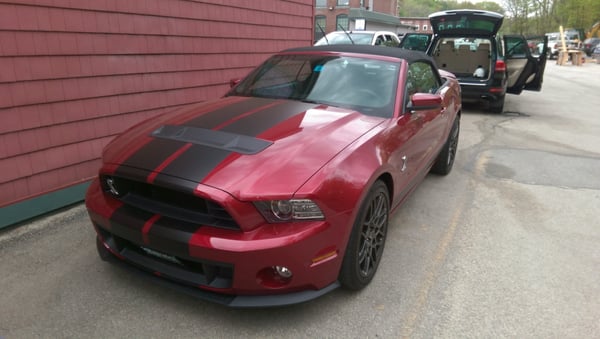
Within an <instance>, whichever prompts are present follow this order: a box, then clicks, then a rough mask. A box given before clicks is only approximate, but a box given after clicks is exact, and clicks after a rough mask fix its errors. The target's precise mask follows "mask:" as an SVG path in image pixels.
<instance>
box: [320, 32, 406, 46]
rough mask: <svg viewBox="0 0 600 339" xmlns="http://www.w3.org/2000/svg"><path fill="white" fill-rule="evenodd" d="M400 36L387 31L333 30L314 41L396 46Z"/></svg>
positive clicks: (321, 43) (322, 43)
mask: <svg viewBox="0 0 600 339" xmlns="http://www.w3.org/2000/svg"><path fill="white" fill-rule="evenodd" d="M399 43H400V38H398V35H396V33H394V32H387V31H348V32H346V31H334V32H331V33H329V34H327V35H325V36H324V37H322V38H321V39H319V41H317V42H316V43H315V46H322V45H375V46H378V45H383V46H392V47H396V46H398V44H399Z"/></svg>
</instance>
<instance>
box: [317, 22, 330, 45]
mask: <svg viewBox="0 0 600 339" xmlns="http://www.w3.org/2000/svg"><path fill="white" fill-rule="evenodd" d="M317 27H319V30H320V31H321V34H323V38H325V42H327V44H328V45H329V39H327V34H325V31H324V30H323V27H321V24H317Z"/></svg>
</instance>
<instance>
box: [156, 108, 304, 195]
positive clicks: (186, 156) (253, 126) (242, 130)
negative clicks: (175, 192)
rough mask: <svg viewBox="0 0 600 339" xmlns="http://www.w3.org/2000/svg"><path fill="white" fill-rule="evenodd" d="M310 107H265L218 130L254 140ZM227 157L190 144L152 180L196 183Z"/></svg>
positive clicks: (207, 148)
mask: <svg viewBox="0 0 600 339" xmlns="http://www.w3.org/2000/svg"><path fill="white" fill-rule="evenodd" d="M312 107H314V104H305V103H301V102H294V101H289V102H283V103H282V104H280V105H275V106H272V107H269V108H266V109H264V110H261V111H258V112H256V113H254V114H251V115H249V116H247V117H244V118H242V119H240V120H237V121H235V122H233V123H232V124H230V125H227V126H225V127H224V128H223V129H222V131H227V132H230V133H236V134H241V135H245V136H253V137H254V136H257V135H260V134H261V133H263V132H265V131H267V130H269V129H271V128H273V127H275V126H276V125H277V124H279V123H280V122H282V121H285V120H287V119H289V118H291V117H293V116H295V115H297V114H300V113H303V112H305V111H306V110H308V109H310V108H312ZM229 154H232V152H230V151H226V150H221V149H217V148H213V147H209V146H204V145H193V146H192V147H190V148H189V149H188V150H187V151H185V152H184V153H183V154H182V155H180V156H179V157H178V158H177V159H175V160H174V161H173V162H171V163H170V164H169V165H168V166H167V167H166V168H164V169H163V170H162V171H161V173H160V174H158V175H157V177H156V180H157V182H158V181H159V180H164V178H162V176H164V175H169V176H175V177H180V178H184V179H187V180H191V181H193V182H198V183H200V182H202V181H203V180H204V178H206V176H207V175H208V174H210V173H211V172H212V171H213V170H214V169H215V168H216V167H217V166H218V165H219V164H220V163H221V162H222V161H223V160H225V158H227V156H229Z"/></svg>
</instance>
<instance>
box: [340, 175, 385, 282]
mask: <svg viewBox="0 0 600 339" xmlns="http://www.w3.org/2000/svg"><path fill="white" fill-rule="evenodd" d="M389 215H390V197H389V193H388V190H387V187H386V185H385V184H384V183H383V182H382V181H377V182H375V184H374V185H373V187H371V189H370V190H369V194H367V197H366V198H365V200H364V201H363V203H362V205H361V207H360V211H359V212H358V216H357V217H356V220H355V222H354V226H353V227H352V233H351V234H350V240H349V241H348V245H347V246H346V254H345V255H344V261H343V262H342V269H341V271H340V276H339V279H340V282H341V283H342V285H343V286H344V287H346V288H348V289H351V290H360V289H362V288H364V287H365V286H367V285H368V284H369V283H370V282H371V280H372V279H373V277H374V276H375V272H376V271H377V267H378V266H379V263H380V262H381V257H382V255H383V247H384V245H385V239H386V237H387V230H388V223H389Z"/></svg>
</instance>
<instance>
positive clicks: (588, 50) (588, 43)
mask: <svg viewBox="0 0 600 339" xmlns="http://www.w3.org/2000/svg"><path fill="white" fill-rule="evenodd" d="M598 43H600V38H587V39H585V40H584V41H583V44H582V49H583V51H584V52H585V54H586V55H587V56H592V52H593V51H594V48H596V46H598Z"/></svg>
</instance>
